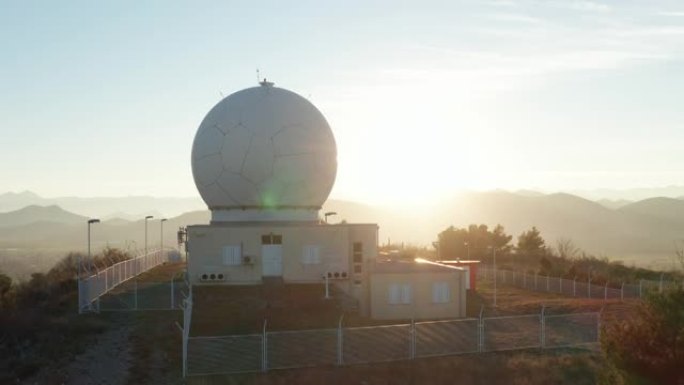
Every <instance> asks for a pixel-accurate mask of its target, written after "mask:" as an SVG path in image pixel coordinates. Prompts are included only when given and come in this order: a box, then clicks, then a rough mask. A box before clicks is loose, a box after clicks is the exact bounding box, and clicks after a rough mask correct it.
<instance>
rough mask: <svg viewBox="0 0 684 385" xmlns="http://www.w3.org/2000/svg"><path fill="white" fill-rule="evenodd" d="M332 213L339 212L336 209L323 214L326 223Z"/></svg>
mask: <svg viewBox="0 0 684 385" xmlns="http://www.w3.org/2000/svg"><path fill="white" fill-rule="evenodd" d="M332 215H337V213H336V212H335V211H328V212H327V213H325V214H323V216H324V217H325V223H328V217H329V216H332Z"/></svg>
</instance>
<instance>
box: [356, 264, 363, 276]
mask: <svg viewBox="0 0 684 385" xmlns="http://www.w3.org/2000/svg"><path fill="white" fill-rule="evenodd" d="M362 272H363V270H362V268H361V265H354V274H361V273H362Z"/></svg>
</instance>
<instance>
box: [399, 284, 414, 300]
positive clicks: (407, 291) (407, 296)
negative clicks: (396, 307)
mask: <svg viewBox="0 0 684 385" xmlns="http://www.w3.org/2000/svg"><path fill="white" fill-rule="evenodd" d="M411 294H412V293H411V285H409V284H404V285H402V287H401V303H403V304H409V303H411Z"/></svg>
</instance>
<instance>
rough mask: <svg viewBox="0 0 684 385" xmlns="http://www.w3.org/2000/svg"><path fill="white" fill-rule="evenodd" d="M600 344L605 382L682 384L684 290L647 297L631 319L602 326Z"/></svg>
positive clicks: (673, 290)
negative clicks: (609, 364)
mask: <svg viewBox="0 0 684 385" xmlns="http://www.w3.org/2000/svg"><path fill="white" fill-rule="evenodd" d="M601 345H602V348H603V351H604V354H605V355H606V358H607V361H608V362H609V363H611V367H610V368H608V369H607V374H606V378H605V379H604V382H606V383H623V384H649V383H652V384H673V385H679V384H683V383H684V370H682V363H684V288H683V287H682V286H681V285H680V286H679V287H677V288H676V289H672V290H667V291H665V292H664V293H652V294H650V295H649V296H648V297H647V298H646V300H645V301H644V302H643V303H641V304H640V305H639V307H638V309H637V311H636V314H635V315H634V316H633V317H631V318H629V319H627V320H624V321H622V322H614V323H609V324H608V325H607V326H606V327H604V330H603V334H602V336H601Z"/></svg>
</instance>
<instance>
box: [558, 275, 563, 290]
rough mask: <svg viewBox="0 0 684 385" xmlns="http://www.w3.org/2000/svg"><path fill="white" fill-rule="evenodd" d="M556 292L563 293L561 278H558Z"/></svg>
mask: <svg viewBox="0 0 684 385" xmlns="http://www.w3.org/2000/svg"><path fill="white" fill-rule="evenodd" d="M558 292H559V293H563V279H562V278H561V276H560V275H559V276H558Z"/></svg>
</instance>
